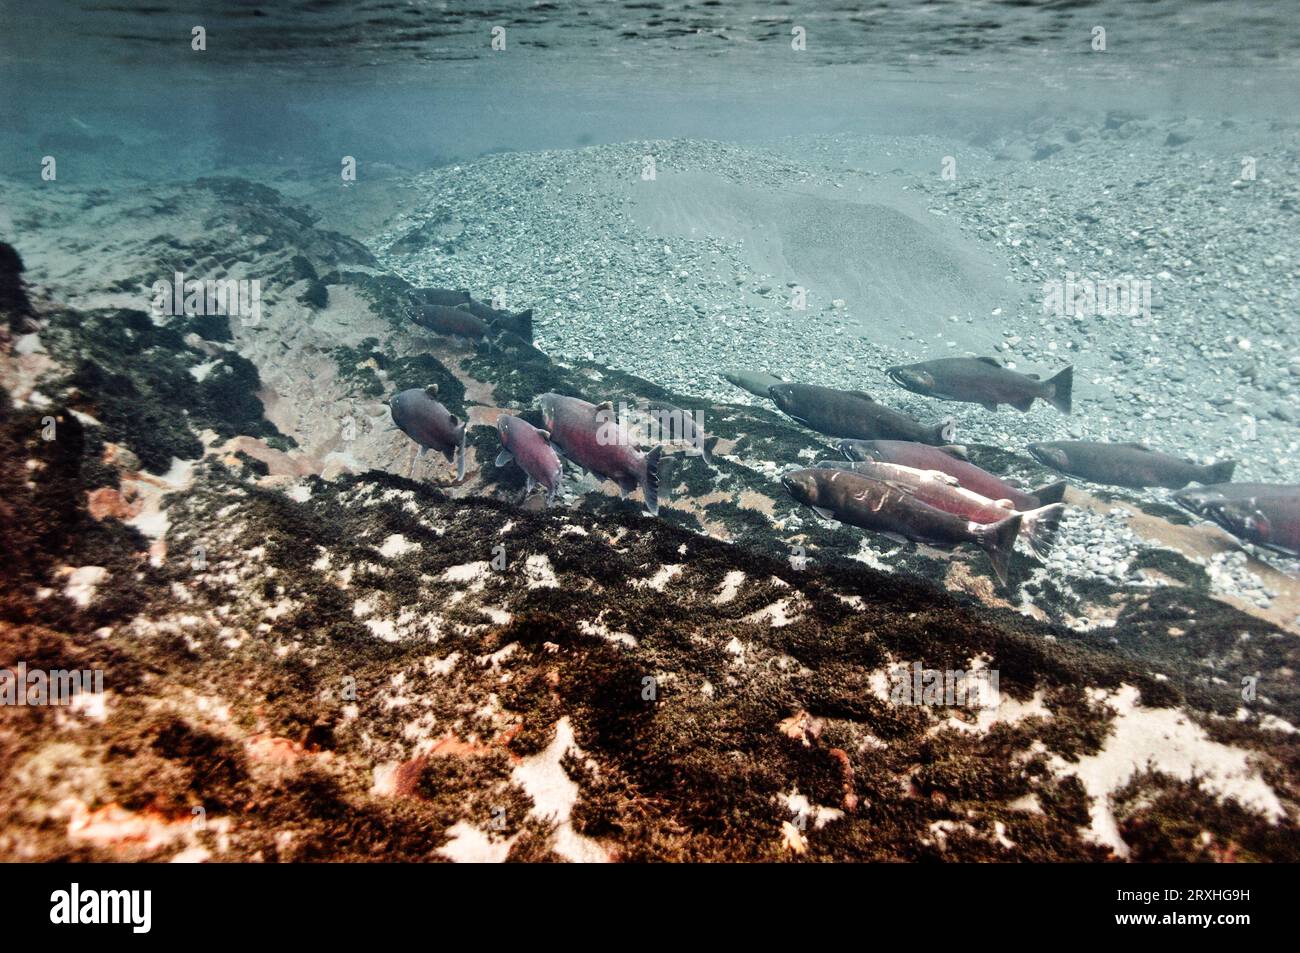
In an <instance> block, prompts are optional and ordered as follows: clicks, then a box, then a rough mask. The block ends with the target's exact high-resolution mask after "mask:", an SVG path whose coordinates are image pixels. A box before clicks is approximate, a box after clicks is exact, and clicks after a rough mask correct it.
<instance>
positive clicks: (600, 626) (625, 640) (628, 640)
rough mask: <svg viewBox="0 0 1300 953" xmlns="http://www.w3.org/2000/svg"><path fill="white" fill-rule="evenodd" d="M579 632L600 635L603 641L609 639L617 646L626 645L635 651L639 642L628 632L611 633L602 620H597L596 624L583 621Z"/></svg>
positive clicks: (579, 625) (579, 624)
mask: <svg viewBox="0 0 1300 953" xmlns="http://www.w3.org/2000/svg"><path fill="white" fill-rule="evenodd" d="M578 631H579V632H582V633H583V634H584V635H599V636H600V637H601V638H602V639H608V640H609V641H610V642H613V643H614V644H615V645H625V646H627V647H628V648H630V649H634V648H636V646H637V641H636V638H635V637H634V636H632V635H629V634H628V633H626V632H611V631H610V630H609V627H608V626H606V625H605V623H604V622H603V621H601V619H596V620H595V621H594V622H593V621H589V620H587V619H583V620H582V621H581V622H579V623H578Z"/></svg>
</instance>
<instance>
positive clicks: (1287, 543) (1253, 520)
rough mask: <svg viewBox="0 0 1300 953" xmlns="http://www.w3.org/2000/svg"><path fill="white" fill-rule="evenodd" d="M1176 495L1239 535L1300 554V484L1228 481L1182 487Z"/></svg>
mask: <svg viewBox="0 0 1300 953" xmlns="http://www.w3.org/2000/svg"><path fill="white" fill-rule="evenodd" d="M1174 499H1175V500H1176V501H1177V502H1178V504H1179V505H1180V506H1182V507H1184V508H1186V509H1188V510H1191V511H1192V512H1193V513H1196V514H1197V515H1199V516H1203V517H1205V518H1206V519H1210V520H1213V521H1214V522H1216V523H1218V524H1219V525H1220V526H1222V527H1223V528H1224V529H1226V530H1227V531H1228V532H1229V533H1232V535H1234V536H1236V537H1237V538H1238V539H1241V540H1244V541H1245V542H1248V543H1254V544H1255V545H1257V546H1263V547H1265V548H1267V549H1272V550H1275V551H1277V552H1280V553H1286V554H1287V555H1288V556H1300V486H1297V485H1294V484H1282V483H1225V484H1217V485H1213V486H1203V487H1198V488H1197V489H1194V490H1182V491H1180V492H1178V493H1175V494H1174Z"/></svg>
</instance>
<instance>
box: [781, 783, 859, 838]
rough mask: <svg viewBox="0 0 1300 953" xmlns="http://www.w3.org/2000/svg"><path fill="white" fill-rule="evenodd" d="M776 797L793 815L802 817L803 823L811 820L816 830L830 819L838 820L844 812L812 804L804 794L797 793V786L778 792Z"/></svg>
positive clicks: (835, 808)
mask: <svg viewBox="0 0 1300 953" xmlns="http://www.w3.org/2000/svg"><path fill="white" fill-rule="evenodd" d="M776 799H777V801H779V802H780V803H781V804H783V805H784V806H785V809H786V810H787V811H789V812H790V813H791V814H793V815H794V816H795V817H800V818H803V819H804V822H805V824H807V823H808V822H811V824H812V829H813V830H816V831H819V830H821V829H822V828H823V827H825V826H826V825H827V824H829V823H830V822H831V821H838V820H840V819H841V818H842V817H844V812H843V811H841V810H840V809H839V808H837V807H825V806H824V805H821V804H813V803H812V802H811V801H809V800H808V797H807V796H806V795H804V794H800V793H799V789H798V788H795V789H794V790H792V791H791V792H790V793H789V794H785V793H784V792H782V793H779V794H777V796H776Z"/></svg>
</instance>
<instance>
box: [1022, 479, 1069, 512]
mask: <svg viewBox="0 0 1300 953" xmlns="http://www.w3.org/2000/svg"><path fill="white" fill-rule="evenodd" d="M1068 486H1069V484H1068V483H1066V482H1065V481H1064V480H1058V481H1057V482H1056V483H1049V484H1047V486H1040V487H1039V488H1038V489H1037V490H1030V491H1029V493H1030V495H1031V496H1033V498H1034V499H1036V500H1037V501H1038V504H1039V505H1040V506H1046V505H1047V504H1048V503H1061V502H1063V501H1064V500H1065V489H1066V487H1068Z"/></svg>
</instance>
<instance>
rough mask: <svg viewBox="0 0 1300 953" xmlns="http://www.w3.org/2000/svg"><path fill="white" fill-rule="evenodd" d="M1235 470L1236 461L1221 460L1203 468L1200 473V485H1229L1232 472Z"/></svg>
mask: <svg viewBox="0 0 1300 953" xmlns="http://www.w3.org/2000/svg"><path fill="white" fill-rule="evenodd" d="M1236 469H1237V461H1236V460H1221V461H1219V462H1218V463H1214V464H1211V465H1210V466H1208V467H1205V468H1204V469H1203V471H1202V474H1203V476H1204V477H1205V479H1203V480H1202V481H1201V482H1202V483H1206V484H1209V483H1231V482H1232V472H1233V471H1234V470H1236Z"/></svg>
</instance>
